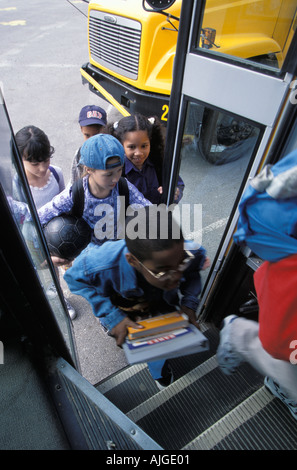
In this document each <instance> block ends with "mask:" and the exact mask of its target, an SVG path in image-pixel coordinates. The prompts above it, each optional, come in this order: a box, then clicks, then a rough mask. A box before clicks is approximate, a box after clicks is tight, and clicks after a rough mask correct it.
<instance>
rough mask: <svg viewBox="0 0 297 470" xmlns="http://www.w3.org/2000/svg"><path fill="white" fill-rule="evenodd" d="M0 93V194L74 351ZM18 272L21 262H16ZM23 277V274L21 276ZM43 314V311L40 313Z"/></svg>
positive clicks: (60, 325) (65, 338) (67, 323)
mask: <svg viewBox="0 0 297 470" xmlns="http://www.w3.org/2000/svg"><path fill="white" fill-rule="evenodd" d="M1 100H2V96H1V90H0V184H1V189H2V192H3V193H4V194H5V197H6V199H7V202H8V206H9V208H10V211H11V214H12V216H13V219H14V221H15V226H14V227H13V229H14V230H17V231H18V232H19V234H20V236H21V239H22V240H23V242H24V246H25V247H26V249H27V253H28V254H29V257H30V258H31V261H32V265H33V267H34V270H35V272H36V274H37V277H38V279H39V283H40V288H41V289H43V291H44V293H45V295H46V296H47V299H48V301H49V303H50V306H51V309H52V312H53V315H54V317H55V320H56V321H57V323H58V325H59V327H60V330H61V332H62V334H63V337H64V340H65V341H66V344H67V346H68V348H69V351H70V352H72V351H73V343H72V338H71V332H70V324H69V319H68V315H67V313H66V312H65V309H64V306H63V305H62V302H61V300H60V298H59V296H58V295H57V296H55V298H52V296H51V295H50V290H49V288H50V286H51V285H52V284H53V283H54V281H55V275H54V271H53V269H52V268H51V266H49V262H48V255H47V250H46V248H45V244H44V242H43V239H42V235H41V231H40V228H39V227H40V226H39V223H38V215H37V212H36V210H35V207H34V202H33V199H32V197H31V193H30V189H29V187H28V186H27V185H26V180H25V174H24V171H23V170H22V162H21V160H20V159H19V156H18V153H17V151H16V147H15V144H14V139H13V135H12V130H11V127H10V124H9V121H8V117H7V114H6V110H5V105H4V102H3V100H2V102H1ZM19 263H20V270H21V269H22V260H19ZM24 275H26V273H24ZM41 314H42V312H41Z"/></svg>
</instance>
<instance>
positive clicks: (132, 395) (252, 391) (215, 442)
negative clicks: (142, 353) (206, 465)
mask: <svg viewBox="0 0 297 470" xmlns="http://www.w3.org/2000/svg"><path fill="white" fill-rule="evenodd" d="M203 333H204V334H205V335H206V336H207V337H208V339H209V344H210V350H209V351H208V352H203V353H200V354H194V355H191V356H185V357H181V358H177V359H173V360H170V364H171V366H172V369H173V372H174V377H175V381H174V382H173V383H172V384H171V385H170V386H169V387H167V388H166V389H164V390H162V391H159V389H158V388H157V386H156V384H155V382H154V380H153V379H152V378H151V375H150V373H149V371H148V368H147V366H146V364H137V365H134V366H130V367H127V368H125V369H123V370H122V371H120V372H118V373H116V374H114V376H112V377H109V378H108V379H106V380H104V381H103V382H101V383H100V384H98V385H97V386H96V388H97V389H98V390H99V391H100V392H101V393H102V394H104V395H105V396H106V397H107V398H108V399H109V400H110V401H111V402H112V403H114V404H115V405H116V407H118V408H119V409H120V410H121V411H122V412H123V413H125V415H126V416H127V417H128V418H129V419H130V420H131V421H132V422H134V423H136V424H137V426H139V428H140V429H142V430H143V431H144V432H145V433H146V434H147V435H148V436H150V438H151V439H152V440H153V441H154V442H157V443H158V444H159V445H160V447H162V448H163V449H166V450H177V449H183V450H192V449H193V450H194V449H222V450H223V449H236V450H237V449H238V450H241V449H246V450H253V449H255V450H256V449H263V450H266V449H268V450H269V449H295V448H296V440H297V426H294V425H295V423H294V421H293V418H292V417H291V415H290V413H289V412H288V410H287V409H286V407H285V405H283V404H282V403H281V402H280V401H279V400H278V399H276V398H274V397H273V396H272V395H270V394H269V392H268V391H267V390H266V389H265V388H264V387H263V377H262V376H261V375H260V374H258V373H257V372H256V371H255V370H254V369H253V368H252V367H251V366H249V365H248V364H243V365H241V366H240V367H239V368H238V370H237V371H236V372H235V373H234V374H233V375H232V376H226V375H224V374H223V373H222V372H221V371H220V369H219V367H218V364H217V361H216V357H215V353H216V350H217V345H218V341H219V333H218V331H217V330H216V329H215V328H207V329H206V330H205V331H203Z"/></svg>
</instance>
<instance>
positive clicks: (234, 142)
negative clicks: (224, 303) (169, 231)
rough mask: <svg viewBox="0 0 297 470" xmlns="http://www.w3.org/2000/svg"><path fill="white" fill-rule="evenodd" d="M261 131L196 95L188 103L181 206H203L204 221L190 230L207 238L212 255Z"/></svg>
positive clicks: (195, 236) (201, 240)
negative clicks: (195, 98) (204, 102)
mask: <svg viewBox="0 0 297 470" xmlns="http://www.w3.org/2000/svg"><path fill="white" fill-rule="evenodd" d="M260 135H261V127H260V126H259V125H257V124H256V123H251V122H248V121H247V120H246V119H244V118H240V117H239V116H234V115H231V114H228V113H226V112H223V111H221V110H217V109H213V108H210V107H208V106H205V105H203V104H199V103H196V102H194V101H189V102H188V104H187V113H186V122H185V126H184V132H183V141H182V148H181V159H180V170H179V174H180V176H181V178H182V179H183V181H184V183H185V189H184V193H183V199H182V201H181V202H182V209H183V207H184V205H185V204H188V205H189V206H191V207H196V210H198V206H197V205H199V210H200V215H201V219H202V220H201V222H202V225H201V227H200V230H199V229H198V230H197V227H196V230H194V231H193V230H191V231H190V233H185V235H186V237H187V238H190V239H193V240H194V241H196V242H197V243H202V244H203V246H205V248H206V249H207V252H208V254H209V256H210V258H211V259H212V260H214V257H215V254H216V252H217V249H218V247H219V243H220V241H221V239H222V235H223V233H224V230H225V228H226V225H227V223H228V220H229V218H230V215H231V211H232V208H233V206H234V203H235V200H236V197H237V195H238V192H239V190H240V187H241V185H242V181H243V180H244V175H245V173H246V171H247V170H248V168H249V167H250V165H251V164H252V161H253V156H254V155H255V153H256V149H257V144H258V140H259V137H260ZM184 230H188V228H185V227H184Z"/></svg>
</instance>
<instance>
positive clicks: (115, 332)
mask: <svg viewBox="0 0 297 470" xmlns="http://www.w3.org/2000/svg"><path fill="white" fill-rule="evenodd" d="M128 326H131V327H132V328H139V329H141V328H143V326H141V325H138V323H135V322H134V321H132V320H130V318H128V317H126V318H124V319H123V320H122V321H121V322H120V323H118V324H117V325H116V326H114V327H113V329H112V330H111V332H110V333H111V335H112V336H114V337H115V339H116V343H117V346H121V345H122V344H123V343H124V341H125V338H126V336H127V333H128V330H127V328H128Z"/></svg>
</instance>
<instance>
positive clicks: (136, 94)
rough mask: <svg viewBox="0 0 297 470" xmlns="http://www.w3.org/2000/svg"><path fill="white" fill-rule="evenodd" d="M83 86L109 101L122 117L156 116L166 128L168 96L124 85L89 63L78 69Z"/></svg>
mask: <svg viewBox="0 0 297 470" xmlns="http://www.w3.org/2000/svg"><path fill="white" fill-rule="evenodd" d="M80 72H81V75H82V81H83V84H86V83H88V84H89V87H90V90H91V91H92V92H94V93H96V94H98V95H100V96H101V97H103V98H104V99H105V100H107V101H109V102H110V103H111V104H112V105H113V106H114V107H115V108H116V109H117V110H118V111H119V112H120V113H121V114H122V115H123V116H128V115H129V114H135V113H141V114H144V115H145V116H148V117H149V116H158V117H159V118H160V120H161V121H162V123H163V124H164V125H165V126H166V124H167V115H168V110H169V96H167V95H161V94H157V93H150V92H146V91H142V90H139V89H137V88H134V87H131V86H129V85H126V84H125V83H124V82H121V81H120V80H117V79H115V78H113V77H111V76H110V75H108V74H106V73H104V72H102V71H101V70H99V69H97V68H96V67H94V66H92V65H91V64H90V63H87V64H84V65H83V66H82V67H81V69H80Z"/></svg>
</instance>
